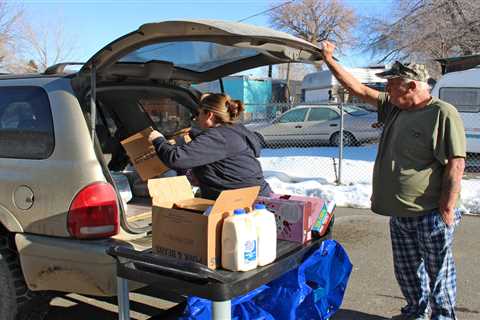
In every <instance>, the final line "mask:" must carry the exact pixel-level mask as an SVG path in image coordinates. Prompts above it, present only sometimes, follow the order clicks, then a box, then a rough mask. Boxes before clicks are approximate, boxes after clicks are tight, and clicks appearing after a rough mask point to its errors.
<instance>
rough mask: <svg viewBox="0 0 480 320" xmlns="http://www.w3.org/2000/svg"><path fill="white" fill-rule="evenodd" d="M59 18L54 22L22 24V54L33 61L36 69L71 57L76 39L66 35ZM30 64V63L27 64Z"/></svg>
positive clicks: (43, 68) (39, 69)
mask: <svg viewBox="0 0 480 320" xmlns="http://www.w3.org/2000/svg"><path fill="white" fill-rule="evenodd" d="M64 30H65V27H64V24H63V22H62V20H61V19H57V20H56V21H55V22H54V23H50V24H44V25H36V26H32V25H31V24H27V23H25V24H24V25H23V35H24V37H23V40H24V42H25V48H26V50H25V52H24V55H25V57H26V58H28V59H29V60H32V61H33V62H34V65H35V67H36V69H37V70H38V71H40V72H41V71H44V70H45V69H46V68H48V67H49V66H51V65H53V64H56V63H59V62H62V61H67V60H70V59H72V58H73V55H74V52H75V49H76V41H75V38H74V37H71V36H70V37H66V36H65V34H64ZM29 66H31V64H30V65H29Z"/></svg>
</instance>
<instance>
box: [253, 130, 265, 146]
mask: <svg viewBox="0 0 480 320" xmlns="http://www.w3.org/2000/svg"><path fill="white" fill-rule="evenodd" d="M254 133H255V136H257V139H258V142H260V146H261V147H262V148H266V147H267V143H266V142H265V138H264V137H263V136H262V135H261V134H260V133H258V132H257V131H255V132H254Z"/></svg>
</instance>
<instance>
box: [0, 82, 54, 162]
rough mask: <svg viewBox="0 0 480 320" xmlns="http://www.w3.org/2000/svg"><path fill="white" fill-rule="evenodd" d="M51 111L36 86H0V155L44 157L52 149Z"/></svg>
mask: <svg viewBox="0 0 480 320" xmlns="http://www.w3.org/2000/svg"><path fill="white" fill-rule="evenodd" d="M53 147H54V134H53V121H52V113H51V110H50V102H49V100H48V96H47V93H46V92H45V90H43V89H42V88H40V87H32V86H22V87H20V86H19V87H16V86H15V87H14V86H12V87H0V157H3V158H19V159H45V158H48V157H49V156H50V154H51V153H52V152H53Z"/></svg>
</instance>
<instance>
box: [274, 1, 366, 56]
mask: <svg viewBox="0 0 480 320" xmlns="http://www.w3.org/2000/svg"><path fill="white" fill-rule="evenodd" d="M271 8H272V10H271V11H270V12H269V16H270V24H271V25H272V26H273V27H275V28H277V29H280V30H284V31H286V32H289V33H292V34H294V35H295V36H298V37H300V38H302V39H305V40H306V41H308V42H311V43H313V44H315V45H317V44H318V43H319V42H320V41H322V40H325V39H329V40H331V41H334V42H335V43H336V44H337V47H338V48H340V49H341V48H342V47H343V48H345V47H347V46H351V45H353V43H354V37H353V35H352V32H351V31H352V30H353V28H354V26H355V24H356V21H357V18H356V14H355V12H354V10H353V9H351V8H349V7H348V6H347V5H345V4H344V3H343V2H342V1H341V0H298V1H291V2H289V3H286V4H285V5H283V6H278V4H277V5H276V6H272V7H271Z"/></svg>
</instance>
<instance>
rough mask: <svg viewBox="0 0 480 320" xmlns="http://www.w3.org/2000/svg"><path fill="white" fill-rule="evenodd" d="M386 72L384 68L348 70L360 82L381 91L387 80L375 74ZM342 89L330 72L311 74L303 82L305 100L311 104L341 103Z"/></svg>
mask: <svg viewBox="0 0 480 320" xmlns="http://www.w3.org/2000/svg"><path fill="white" fill-rule="evenodd" d="M384 70H385V69H384V68H383V67H381V68H351V69H347V71H348V72H350V73H351V74H352V75H353V76H354V77H355V78H357V79H358V80H359V81H360V82H362V83H364V84H366V85H368V86H370V87H373V88H376V89H379V90H383V86H384V84H385V83H386V80H385V79H381V78H379V77H377V76H376V75H375V74H376V73H379V72H382V71H384ZM340 88H342V85H341V84H340V83H339V82H338V81H337V79H335V77H334V76H333V74H332V73H331V72H330V70H323V71H319V72H313V73H309V74H307V75H306V76H305V77H304V78H303V81H302V95H303V100H304V101H305V102H310V103H325V102H339V99H340V97H339V89H340ZM345 102H347V101H345ZM350 102H352V101H350Z"/></svg>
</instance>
